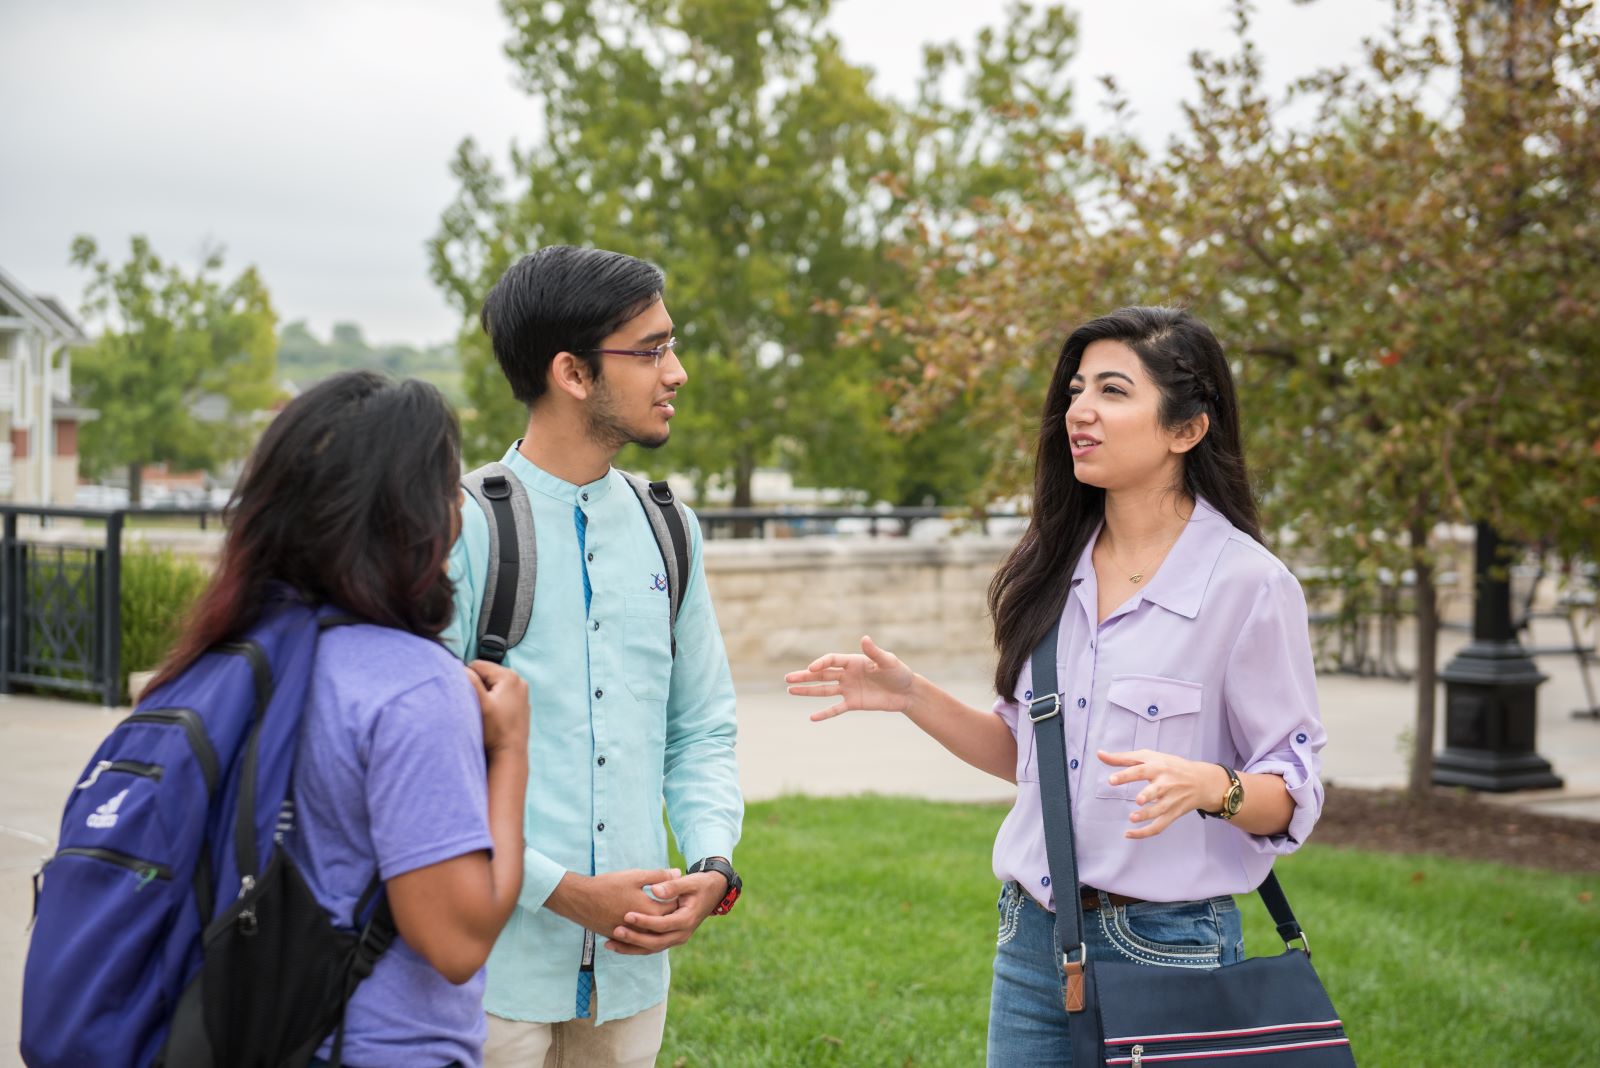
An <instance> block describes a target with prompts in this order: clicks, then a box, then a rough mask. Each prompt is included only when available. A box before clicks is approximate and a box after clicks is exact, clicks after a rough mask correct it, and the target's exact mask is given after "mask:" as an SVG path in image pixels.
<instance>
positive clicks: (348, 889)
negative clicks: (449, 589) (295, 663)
mask: <svg viewBox="0 0 1600 1068" xmlns="http://www.w3.org/2000/svg"><path fill="white" fill-rule="evenodd" d="M486 775H487V771H486V766H485V763H484V755H483V720H482V718H481V715H480V712H479V710H478V699H477V696H476V695H475V694H474V693H473V691H472V686H471V684H470V683H469V682H468V681H467V678H466V675H465V673H464V669H463V668H462V665H461V662H460V661H459V660H457V659H455V658H454V657H452V656H451V655H450V654H449V653H448V652H447V651H446V650H445V648H444V647H443V646H442V645H439V644H437V643H435V642H431V641H428V640H427V639H425V638H419V637H417V636H416V635H414V634H407V633H405V632H403V631H398V630H389V629H386V628H383V627H375V626H367V625H362V626H348V627H336V628H334V629H332V630H329V631H327V632H326V633H325V634H324V635H323V636H322V639H321V642H320V645H319V647H318V651H317V667H316V676H315V680H314V685H313V688H312V697H311V704H310V707H308V708H307V709H306V718H305V724H304V727H303V728H302V733H301V735H300V744H299V749H298V755H297V757H296V765H295V782H294V802H295V816H296V821H297V825H298V833H297V834H296V835H293V836H291V838H290V840H289V844H288V851H289V854H290V855H291V856H292V857H293V858H294V860H295V862H296V864H298V865H299V867H300V871H301V873H302V874H303V875H304V876H305V878H306V881H307V882H308V883H309V884H310V887H311V891H312V893H314V894H315V895H316V898H317V900H318V901H319V902H320V903H321V904H322V907H323V908H325V909H327V910H328V912H329V914H330V915H331V916H332V917H333V919H334V922H335V923H336V924H339V925H341V926H346V925H348V924H350V922H351V914H352V913H353V912H354V911H355V906H356V901H357V900H358V899H359V898H360V896H361V893H362V891H364V890H365V889H366V887H367V884H368V883H369V882H370V881H371V880H372V875H373V872H374V871H375V870H376V871H378V872H379V873H380V874H381V875H382V877H383V878H384V879H386V880H387V879H392V878H394V877H395V876H396V875H403V874H404V873H406V872H408V871H414V870H415V869H417V868H423V867H426V866H428V865H429V864H437V863H439V862H440V861H445V860H449V859H450V858H452V857H459V856H461V855H462V854H465V853H472V852H476V851H478V850H488V849H490V848H491V845H492V840H491V839H490V837H489V817H488V784H487V779H486ZM483 984H484V974H483V971H482V970H481V969H480V970H479V972H478V974H477V975H475V976H473V977H472V979H470V980H469V981H467V982H465V983H463V984H462V985H460V986H455V985H453V984H452V983H451V982H450V981H449V980H448V979H446V978H445V977H444V976H443V975H441V974H440V973H439V972H438V971H437V970H435V969H434V967H433V966H432V965H430V964H429V963H428V962H427V961H426V960H424V959H423V958H422V957H421V956H419V955H418V954H417V953H416V952H415V951H414V950H413V949H412V948H411V947H410V946H408V945H407V944H406V942H405V939H403V938H396V939H395V940H394V943H393V944H392V945H391V946H390V947H389V951H388V952H387V953H385V954H384V955H383V957H382V959H380V960H379V961H378V964H377V967H376V968H375V969H374V970H373V972H372V975H371V976H370V977H369V978H368V979H367V980H366V981H365V982H364V983H362V984H361V985H360V986H359V987H357V988H356V993H355V997H354V998H353V999H352V1000H351V1002H350V1007H349V1009H348V1011H347V1012H346V1014H345V1034H344V1063H345V1064H348V1065H352V1066H356V1068H376V1066H378V1065H388V1064H408V1065H418V1066H423V1065H446V1064H450V1063H451V1062H453V1061H459V1062H460V1063H461V1064H463V1065H471V1066H474V1068H476V1066H478V1065H481V1064H482V1062H483V1041H484V1035H485V1023H484V1015H483ZM329 1046H330V1044H329V1043H324V1045H323V1048H322V1049H321V1050H320V1051H319V1056H322V1057H326V1056H327V1055H328V1050H329Z"/></svg>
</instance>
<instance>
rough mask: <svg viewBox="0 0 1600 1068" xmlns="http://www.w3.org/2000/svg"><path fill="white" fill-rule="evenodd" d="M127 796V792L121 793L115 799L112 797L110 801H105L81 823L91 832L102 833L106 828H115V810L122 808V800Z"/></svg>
mask: <svg viewBox="0 0 1600 1068" xmlns="http://www.w3.org/2000/svg"><path fill="white" fill-rule="evenodd" d="M127 796H128V791H126V790H124V791H122V792H121V793H120V794H118V795H117V796H116V797H113V798H112V799H111V800H110V801H107V802H106V803H105V804H103V805H101V806H100V807H99V808H97V809H95V810H94V811H93V812H91V813H89V818H88V819H86V820H84V821H83V822H84V823H85V824H86V825H87V826H88V827H89V828H90V829H91V830H96V831H103V830H105V829H106V828H108V827H115V826H116V825H117V809H119V808H121V807H122V799H123V798H125V797H127Z"/></svg>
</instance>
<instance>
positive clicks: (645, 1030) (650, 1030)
mask: <svg viewBox="0 0 1600 1068" xmlns="http://www.w3.org/2000/svg"><path fill="white" fill-rule="evenodd" d="M598 1006H599V999H598V998H596V999H595V1000H594V1001H593V1002H591V1004H590V1006H589V1011H590V1016H589V1018H588V1019H585V1020H563V1021H562V1022H561V1023H554V1024H548V1023H524V1022H523V1021H521V1020H507V1019H504V1018H502V1017H499V1016H496V1015H495V1014H494V1013H489V1014H488V1015H489V1037H488V1040H487V1041H485V1042H484V1044H483V1063H484V1068H651V1066H652V1065H654V1064H655V1063H656V1054H657V1053H659V1052H660V1051H661V1035H662V1032H663V1031H664V1030H665V1029H666V1026H667V1003H666V1002H665V1001H662V1002H661V1004H659V1005H653V1006H651V1007H650V1008H648V1009H645V1010H644V1011H643V1012H639V1013H635V1014H634V1015H632V1016H629V1017H627V1018H626V1019H622V1020H611V1021H610V1022H608V1023H603V1024H600V1025H599V1026H598V1027H597V1026H595V1022H594V1017H595V1014H596V1013H597V1012H598Z"/></svg>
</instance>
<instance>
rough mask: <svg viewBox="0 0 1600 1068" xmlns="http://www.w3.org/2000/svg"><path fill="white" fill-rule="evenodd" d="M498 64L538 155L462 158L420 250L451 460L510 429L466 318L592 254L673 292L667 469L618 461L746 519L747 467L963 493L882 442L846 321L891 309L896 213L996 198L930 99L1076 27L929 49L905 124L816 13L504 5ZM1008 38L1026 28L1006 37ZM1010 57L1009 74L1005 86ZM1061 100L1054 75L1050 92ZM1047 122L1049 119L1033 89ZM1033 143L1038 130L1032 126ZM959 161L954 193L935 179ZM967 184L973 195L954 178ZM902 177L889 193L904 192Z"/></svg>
mask: <svg viewBox="0 0 1600 1068" xmlns="http://www.w3.org/2000/svg"><path fill="white" fill-rule="evenodd" d="M504 6H505V11H506V14H507V16H508V17H509V19H510V21H511V25H512V31H513V32H512V38H511V40H510V42H509V43H508V45H507V54H508V55H509V57H510V58H511V60H512V61H513V63H514V64H515V65H516V67H517V69H518V71H519V73H520V75H521V78H522V82H523V85H524V88H525V89H526V90H527V92H528V93H529V94H530V96H532V97H533V99H534V100H535V101H536V102H537V103H538V105H539V110H540V118H541V123H540V133H539V134H538V136H537V137H536V138H534V139H533V140H532V141H531V142H530V143H528V144H526V145H523V146H520V147H517V148H515V149H514V150H513V153H512V165H511V170H510V173H509V174H508V175H507V174H502V173H500V172H499V171H498V170H497V169H496V167H495V166H494V165H493V164H492V163H491V161H490V160H489V159H488V158H487V157H486V156H485V155H484V154H483V152H481V151H480V150H479V149H478V147H477V146H476V145H475V144H473V143H472V142H471V141H468V142H466V143H464V144H463V145H462V146H461V148H460V150H459V151H458V153H457V156H456V159H455V162H454V172H455V174H456V176H457V178H458V179H459V181H460V183H461V188H460V192H459V194H458V196H457V198H456V201H455V202H454V203H453V204H452V205H451V206H450V207H449V209H448V210H447V211H446V212H445V214H444V217H443V220H442V224H441V227H440V231H439V233H438V235H437V237H436V238H435V240H434V243H433V274H434V277H435V279H436V281H437V282H438V283H439V285H440V286H441V287H442V288H443V289H444V290H445V292H446V293H447V294H449V295H450V297H451V299H452V300H453V301H454V302H455V303H456V305H457V306H458V307H459V308H460V309H461V311H462V313H463V321H464V323H465V324H466V326H465V329H464V333H463V339H462V352H463V364H464V369H465V374H466V391H467V393H468V395H469V396H470V397H471V399H472V401H473V403H474V404H475V406H476V407H477V410H478V419H477V420H476V421H475V423H474V424H473V425H471V426H470V427H469V431H468V437H469V453H475V454H476V455H477V456H479V457H483V456H489V455H494V454H498V452H499V451H500V450H501V449H503V448H504V445H505V442H506V441H508V440H509V439H510V438H511V437H513V436H515V434H516V433H517V431H518V430H519V429H520V428H521V426H522V423H523V421H524V413H523V412H522V411H521V410H520V409H518V407H517V406H516V404H515V402H514V401H513V400H512V398H511V397H510V395H509V391H508V390H507V389H506V387H505V385H504V382H503V380H502V379H501V377H500V375H499V371H498V369H497V368H496V367H495V365H494V362H493V359H492V356H491V355H490V353H489V351H488V345H487V342H486V340H485V339H484V338H483V337H482V336H481V333H480V332H479V331H478V330H477V329H476V324H475V321H474V319H473V316H474V315H475V313H476V311H477V309H478V307H479V306H480V304H481V301H482V298H483V295H484V293H485V292H487V290H488V288H489V286H490V285H492V284H493V282H494V280H495V279H496V278H498V277H499V275H500V274H501V273H502V272H503V271H504V270H505V268H506V267H507V266H508V265H509V264H510V263H512V262H513V261H514V260H515V259H516V258H518V257H520V256H522V255H524V254H526V253H527V252H529V251H531V250H533V249H534V248H537V247H539V246H541V245H546V244H556V243H571V244H592V245H597V246H601V247H607V248H613V249H617V250H619V251H625V252H629V253H632V254H634V255H638V256H641V257H643V258H646V259H649V260H651V261H653V262H656V263H658V264H660V265H661V266H662V267H663V269H664V270H665V271H666V273H667V277H668V291H667V303H668V307H669V309H670V310H671V311H672V314H673V316H674V319H675V320H676V322H677V323H678V324H679V326H678V335H679V338H680V341H681V354H682V357H683V359H684V362H685V365H686V367H687V368H688V371H689V376H690V381H689V385H688V388H687V390H686V391H685V394H684V403H683V404H682V406H681V407H680V414H679V416H678V418H677V429H678V433H677V434H675V435H674V437H673V443H672V445H671V446H670V447H669V449H668V450H666V452H665V453H663V454H660V455H658V456H636V457H630V458H627V459H626V460H625V461H624V462H626V463H629V464H632V465H640V464H642V465H643V466H646V467H650V466H652V465H654V466H661V465H668V466H670V467H672V468H674V469H679V470H683V469H688V470H692V471H694V472H695V473H696V474H697V477H698V478H699V480H700V482H701V485H702V486H704V484H705V483H706V482H707V481H709V480H710V479H712V478H723V479H726V480H728V481H729V482H731V483H732V484H733V486H734V488H735V500H736V501H738V502H740V503H747V502H748V501H749V485H750V477H751V474H752V472H753V471H754V469H755V467H756V466H757V465H760V464H770V463H782V464H783V465H784V466H786V467H788V468H789V469H790V470H792V471H793V472H795V473H796V474H797V476H799V477H801V478H803V479H810V480H812V481H816V482H819V483H824V484H833V485H843V486H851V487H857V488H860V489H864V490H867V491H869V492H871V493H873V494H877V495H885V496H898V495H902V494H907V493H919V494H920V492H921V491H922V490H925V489H927V488H929V485H930V484H931V483H943V482H947V481H952V480H953V481H957V482H960V483H962V484H966V483H970V480H971V479H972V478H973V477H975V474H976V472H975V471H973V470H972V469H971V465H964V464H960V463H956V464H934V465H932V466H929V465H928V464H927V463H926V461H927V460H928V459H929V458H931V457H932V456H933V455H934V454H936V453H937V452H938V451H939V450H935V449H931V448H924V449H923V450H922V453H921V454H920V455H919V453H918V451H917V449H916V448H915V447H914V446H913V447H907V446H906V445H905V443H904V442H902V441H900V440H898V439H896V438H895V437H894V436H893V435H892V434H891V432H890V427H889V422H888V416H889V409H890V406H891V404H892V401H893V398H892V396H891V394H890V393H889V392H888V391H886V390H885V388H884V371H885V369H886V366H887V365H888V364H889V363H890V362H891V361H892V360H893V359H895V358H897V355H898V354H897V352H896V350H895V349H894V347H893V346H892V345H891V346H884V345H872V344H854V343H841V341H840V338H839V336H838V334H839V325H840V309H841V308H843V307H847V306H850V305H855V304H861V303H864V302H874V301H875V302H879V303H887V304H891V305H892V304H894V303H895V302H896V301H898V300H899V299H900V296H901V295H902V294H903V293H904V291H905V274H904V271H903V268H902V267H901V266H900V264H898V263H896V262H894V261H892V260H890V259H888V258H887V257H886V256H885V255H884V254H883V248H882V240H881V239H882V235H883V234H884V232H885V231H886V230H887V229H888V228H889V227H890V226H892V225H894V222H895V220H896V219H898V217H899V215H900V213H901V209H902V207H903V205H904V203H905V202H906V199H907V198H908V197H909V196H910V195H911V194H912V192H913V191H916V192H918V193H919V195H925V196H927V197H929V198H937V199H938V200H939V201H940V202H941V203H943V202H946V201H948V200H949V199H950V197H951V196H960V195H968V194H970V193H972V192H974V191H978V190H981V189H984V188H988V187H992V186H993V185H994V184H995V181H994V172H995V171H996V170H997V169H1000V168H1003V167H1004V166H1005V164H1006V158H1005V153H1004V151H1003V150H1002V149H1001V148H999V147H997V146H999V145H1000V142H999V141H997V140H995V139H993V138H988V139H985V138H984V137H982V136H980V135H982V134H984V133H985V131H990V130H993V129H994V128H995V127H996V126H997V125H1001V124H1003V123H1004V122H1007V121H1010V122H1020V121H1028V122H1032V123H1034V124H1036V125H1039V124H1040V120H1039V119H1038V115H1039V109H1038V108H1035V109H1034V111H1033V117H1032V118H1027V119H1024V116H1023V115H1022V113H1021V112H1020V111H1019V112H1018V113H1017V115H1016V116H1015V117H1014V118H1012V119H1009V120H1001V119H996V120H995V121H993V122H990V121H988V120H987V118H986V117H987V116H988V115H989V111H988V109H987V107H986V106H985V107H978V106H973V107H967V108H966V109H965V111H964V112H962V113H963V114H966V115H967V116H969V117H972V116H982V117H985V121H984V122H974V123H970V124H969V126H968V127H967V128H959V127H957V126H955V125H951V124H948V123H947V124H945V128H948V129H950V130H951V131H953V132H952V135H951V136H950V137H945V138H941V137H937V136H934V135H933V134H932V132H931V131H932V128H933V127H934V126H939V125H940V124H941V121H942V117H947V116H949V115H954V114H956V113H957V112H961V111H962V109H961V108H957V107H955V106H947V105H939V106H941V107H944V111H942V112H936V111H935V110H934V105H935V104H936V103H937V99H938V95H937V93H936V92H935V91H934V89H935V88H936V86H935V84H934V83H936V82H937V81H938V80H939V79H941V78H944V77H947V76H955V75H956V74H958V73H959V72H961V71H968V72H970V74H969V77H970V78H971V80H973V81H978V80H982V81H983V82H984V84H986V85H990V86H1000V85H1004V86H1006V87H1007V91H1006V92H1005V93H1003V94H1002V93H1000V92H999V90H998V89H996V90H994V91H995V93H996V94H997V95H1005V96H1007V97H1008V98H1009V97H1010V96H1012V95H1013V94H1012V93H1011V91H1010V88H1009V87H1010V86H1011V84H1012V82H1013V81H1014V80H1015V77H1016V75H1017V74H1018V72H1020V71H1023V70H1027V71H1038V70H1042V69H1043V68H1045V67H1047V66H1048V65H1049V63H1050V62H1051V61H1052V60H1053V59H1054V58H1056V57H1058V56H1060V55H1062V54H1064V53H1065V51H1066V50H1067V47H1068V41H1069V39H1070V36H1071V33H1072V25H1071V23H1070V20H1067V19H1065V17H1064V16H1062V15H1060V13H1059V12H1058V11H1052V13H1051V14H1050V15H1049V16H1048V18H1046V17H1038V16H1034V15H1033V13H1032V10H1031V9H1029V8H1026V7H1019V8H1017V9H1016V10H1015V11H1014V15H1015V17H1016V18H1017V19H1019V20H1024V21H1026V20H1030V19H1031V20H1032V23H1030V24H1036V25H1039V26H1043V27H1044V29H1046V30H1048V31H1049V32H1048V33H1047V34H1045V35H1043V36H1039V37H1038V39H1037V42H1036V43H1027V42H1028V41H1029V40H1031V39H1032V38H1031V37H1030V36H1029V35H1027V34H1024V33H1021V32H1020V31H1019V32H1013V33H1010V34H1003V35H999V36H996V35H994V34H990V35H988V36H987V37H985V38H984V39H983V41H982V42H981V43H980V46H979V48H978V49H976V50H975V51H974V52H973V53H972V54H971V56H970V58H969V57H968V56H967V55H966V54H964V53H962V52H961V50H959V49H954V48H950V49H944V50H936V51H935V52H934V53H933V54H932V57H931V59H930V63H931V64H932V67H931V68H930V69H931V70H932V71H933V73H932V74H931V75H930V81H929V83H928V85H929V89H928V91H927V92H925V94H924V96H923V102H924V103H925V104H928V105H929V106H928V107H926V108H922V109H919V110H917V111H916V113H915V116H914V117H911V118H908V117H907V116H906V114H904V113H903V112H902V109H900V108H898V107H897V106H896V105H894V104H893V103H892V102H888V101H885V100H883V99H881V98H880V97H879V96H877V95H875V93H874V91H873V89H872V87H871V85H870V80H869V75H868V72H866V71H865V70H863V69H861V68H858V67H856V66H854V65H852V64H850V63H849V62H847V61H846V60H845V59H844V57H843V56H842V55H841V54H840V51H839V46H838V42H837V41H836V40H835V39H834V38H833V36H832V35H831V34H829V33H827V32H826V31H825V30H824V28H823V20H824V18H825V16H826V14H827V12H828V8H829V2H828V0H715V2H712V0H663V2H651V3H645V2H643V0H631V2H630V0H604V2H602V0H589V2H582V0H573V2H567V3H544V2H539V0H506V2H505V5H504ZM1019 25H1020V23H1019ZM1007 50H1011V51H1012V52H1014V53H1015V55H1014V56H1013V57H1011V58H1015V59H1016V60H1017V61H1018V62H1019V63H1020V66H1019V67H1018V68H1017V70H1015V71H1009V70H1007V69H1006V66H1005V64H1006V61H1007V58H1008V55H1007ZM1057 80H1059V75H1057ZM1039 85H1040V86H1042V87H1047V88H1048V93H1046V92H1045V89H1040V90H1039V92H1040V95H1041V99H1046V98H1048V99H1049V100H1052V101H1061V100H1064V99H1065V98H1064V96H1063V95H1062V94H1061V91H1060V89H1059V87H1058V85H1057V81H1052V80H1051V78H1050V77H1048V76H1045V75H1040V80H1039ZM1046 125H1047V124H1046ZM943 162H959V163H960V164H961V168H962V169H961V173H959V174H958V173H954V172H953V171H947V170H945V169H942V168H941V167H940V166H938V164H940V163H943ZM968 170H970V171H971V173H970V174H969V173H968ZM896 176H903V177H910V178H911V180H912V185H911V186H907V185H906V184H905V181H904V180H903V177H896Z"/></svg>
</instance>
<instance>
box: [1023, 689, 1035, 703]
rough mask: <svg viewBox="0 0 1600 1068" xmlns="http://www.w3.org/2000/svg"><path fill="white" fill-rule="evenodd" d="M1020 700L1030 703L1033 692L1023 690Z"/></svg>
mask: <svg viewBox="0 0 1600 1068" xmlns="http://www.w3.org/2000/svg"><path fill="white" fill-rule="evenodd" d="M1022 699H1023V700H1024V701H1031V700H1033V691H1032V690H1024V691H1023V694H1022Z"/></svg>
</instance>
